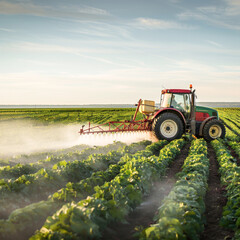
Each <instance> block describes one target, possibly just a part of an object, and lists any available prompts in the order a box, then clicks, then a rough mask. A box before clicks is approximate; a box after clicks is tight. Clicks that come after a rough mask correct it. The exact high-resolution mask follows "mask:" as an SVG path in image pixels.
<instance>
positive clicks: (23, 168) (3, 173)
mask: <svg viewBox="0 0 240 240" xmlns="http://www.w3.org/2000/svg"><path fill="white" fill-rule="evenodd" d="M125 146H126V144H124V143H122V142H115V143H113V144H108V145H106V146H103V147H96V148H95V147H91V148H85V149H83V150H81V151H79V150H75V151H72V152H69V151H65V150H58V151H57V152H56V153H38V154H31V155H23V156H20V157H19V159H17V160H18V161H20V162H24V161H22V160H24V159H25V160H26V159H27V162H28V164H21V163H19V164H16V165H14V166H12V167H10V166H6V167H2V168H1V169H0V178H18V177H20V176H21V175H24V174H25V175H26V174H33V173H36V172H37V171H38V170H39V169H41V168H46V169H50V168H52V167H53V165H54V164H56V163H58V162H60V161H63V160H65V161H74V160H78V161H81V160H84V159H86V158H88V157H89V156H90V155H92V154H104V153H107V152H109V151H113V150H115V151H117V150H120V148H123V147H125ZM71 149H72V148H71ZM74 149H82V147H81V145H78V146H76V147H75V148H74ZM23 158H24V159H23ZM40 158H41V160H39V159H40ZM44 158H45V159H44ZM34 159H38V160H37V161H36V160H34ZM31 161H32V163H31ZM29 162H30V163H29Z"/></svg>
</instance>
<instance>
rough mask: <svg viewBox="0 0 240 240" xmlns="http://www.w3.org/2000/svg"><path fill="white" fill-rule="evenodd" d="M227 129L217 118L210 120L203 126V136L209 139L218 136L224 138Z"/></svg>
mask: <svg viewBox="0 0 240 240" xmlns="http://www.w3.org/2000/svg"><path fill="white" fill-rule="evenodd" d="M225 134H226V129H225V127H224V125H223V123H222V122H221V121H219V120H217V119H213V120H210V121H209V122H207V123H206V124H205V125H204V127H203V137H204V138H205V140H207V141H212V140H214V139H216V138H224V137H225Z"/></svg>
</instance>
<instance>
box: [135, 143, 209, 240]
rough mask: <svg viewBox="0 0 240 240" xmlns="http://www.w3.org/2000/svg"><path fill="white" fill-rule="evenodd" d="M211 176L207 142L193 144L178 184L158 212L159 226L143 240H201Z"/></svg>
mask: <svg viewBox="0 0 240 240" xmlns="http://www.w3.org/2000/svg"><path fill="white" fill-rule="evenodd" d="M208 173H209V160H208V158H207V146H206V142H205V141H204V140H193V141H192V144H191V147H190V150H189V155H188V157H187V158H186V159H185V161H184V164H183V166H182V172H180V173H179V174H178V177H179V180H178V181H177V182H176V184H175V185H174V187H173V189H172V190H171V192H170V193H169V195H168V196H167V197H165V199H164V200H163V204H162V205H161V206H160V208H159V212H158V215H157V217H156V218H157V222H156V223H155V224H153V225H151V226H150V227H148V228H146V229H144V230H143V232H142V233H141V236H140V239H142V240H143V239H194V240H195V239H199V234H200V233H201V232H202V230H203V228H204V218H203V213H204V210H205V205H204V196H205V193H206V189H207V179H208Z"/></svg>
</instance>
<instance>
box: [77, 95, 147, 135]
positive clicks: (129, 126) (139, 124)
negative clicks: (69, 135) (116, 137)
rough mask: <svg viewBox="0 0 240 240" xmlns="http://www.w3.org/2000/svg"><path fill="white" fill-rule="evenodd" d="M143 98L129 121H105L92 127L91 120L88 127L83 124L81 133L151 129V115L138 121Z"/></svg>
mask: <svg viewBox="0 0 240 240" xmlns="http://www.w3.org/2000/svg"><path fill="white" fill-rule="evenodd" d="M141 102H142V100H141V99H140V100H139V101H138V104H137V108H136V111H135V114H134V117H133V119H132V120H130V121H128V120H125V121H111V122H107V123H103V124H100V125H97V126H93V127H91V124H90V122H89V125H88V128H86V129H84V127H85V125H83V126H82V128H81V129H80V131H79V133H80V135H83V134H94V133H117V132H133V131H151V123H152V120H149V116H147V117H146V119H143V120H138V121H136V117H137V113H138V111H139V108H140V105H141Z"/></svg>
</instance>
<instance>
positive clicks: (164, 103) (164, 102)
mask: <svg viewBox="0 0 240 240" xmlns="http://www.w3.org/2000/svg"><path fill="white" fill-rule="evenodd" d="M171 99H172V93H165V94H162V99H161V108H169V107H170V105H171Z"/></svg>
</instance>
